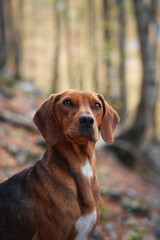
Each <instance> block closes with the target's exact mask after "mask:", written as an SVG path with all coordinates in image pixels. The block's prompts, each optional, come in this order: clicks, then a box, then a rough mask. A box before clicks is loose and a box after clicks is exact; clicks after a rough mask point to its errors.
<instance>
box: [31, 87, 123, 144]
mask: <svg viewBox="0 0 160 240" xmlns="http://www.w3.org/2000/svg"><path fill="white" fill-rule="evenodd" d="M33 121H34V122H35V124H36V125H37V127H38V129H39V131H40V132H41V134H42V136H43V137H44V138H45V140H46V142H47V143H48V144H51V145H55V144H56V143H57V142H58V141H59V139H60V138H61V137H64V138H66V139H67V140H69V141H74V142H77V143H79V144H85V143H86V141H94V142H96V141H97V140H98V137H99V132H100V131H101V134H102V138H103V140H104V141H105V142H107V143H112V142H113V141H114V133H115V129H116V126H117V124H118V123H119V117H118V114H117V113H116V112H115V110H113V108H112V107H111V106H110V105H109V104H108V103H106V101H105V100H104V98H103V96H102V95H100V94H97V93H94V92H89V91H77V90H67V91H64V92H62V93H59V94H52V95H51V96H50V97H49V98H48V99H47V100H46V101H45V102H44V103H43V104H42V105H41V106H40V107H39V109H38V110H37V112H36V113H35V115H34V118H33Z"/></svg>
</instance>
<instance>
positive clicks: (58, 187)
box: [0, 90, 119, 240]
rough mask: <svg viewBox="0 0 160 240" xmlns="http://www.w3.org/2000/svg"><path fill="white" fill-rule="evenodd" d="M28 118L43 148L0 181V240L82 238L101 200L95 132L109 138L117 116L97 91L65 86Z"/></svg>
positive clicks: (95, 220)
mask: <svg viewBox="0 0 160 240" xmlns="http://www.w3.org/2000/svg"><path fill="white" fill-rule="evenodd" d="M33 121H34V123H35V124H36V126H37V127H38V129H39V131H40V133H41V134H42V136H43V137H44V139H45V141H46V142H47V144H48V149H47V150H46V152H45V154H44V156H43V158H42V160H40V161H37V162H36V164H35V165H34V166H32V167H30V168H28V169H25V170H23V171H22V172H20V173H18V174H16V175H14V176H13V177H11V178H9V179H8V180H7V181H5V182H3V183H1V184H0V240H87V239H88V238H89V236H90V235H91V233H92V232H93V231H94V229H95V226H96V224H97V223H98V220H99V217H100V213H101V206H102V200H101V196H100V191H99V185H98V180H97V176H96V172H95V162H96V156H95V143H96V141H97V140H98V138H99V134H100V132H101V135H102V138H103V139H104V141H105V142H107V143H112V142H113V141H114V133H115V129H116V126H117V124H118V123H119V116H118V114H117V113H116V111H115V110H113V108H112V107H111V106H110V105H109V104H108V103H107V102H106V101H105V100H104V98H103V96H102V95H100V94H97V93H94V92H89V91H78V90H67V91H64V92H61V93H59V94H52V95H51V96H50V97H49V98H48V99H47V100H46V101H45V102H44V103H43V104H42V105H41V106H40V107H39V109H38V110H37V111H36V113H35V115H34V118H33Z"/></svg>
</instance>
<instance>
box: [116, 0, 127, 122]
mask: <svg viewBox="0 0 160 240" xmlns="http://www.w3.org/2000/svg"><path fill="white" fill-rule="evenodd" d="M117 3H118V7H119V28H120V30H119V54H120V64H119V79H120V92H121V105H122V107H121V109H120V118H121V123H122V124H123V122H124V121H125V119H126V115H127V103H126V79H125V37H126V36H125V9H124V0H118V1H117Z"/></svg>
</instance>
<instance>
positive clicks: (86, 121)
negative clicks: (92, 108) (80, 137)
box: [79, 115, 94, 128]
mask: <svg viewBox="0 0 160 240" xmlns="http://www.w3.org/2000/svg"><path fill="white" fill-rule="evenodd" d="M79 122H80V124H81V126H82V127H84V128H91V127H93V123H94V119H93V117H92V116H90V115H83V116H81V117H80V118H79Z"/></svg>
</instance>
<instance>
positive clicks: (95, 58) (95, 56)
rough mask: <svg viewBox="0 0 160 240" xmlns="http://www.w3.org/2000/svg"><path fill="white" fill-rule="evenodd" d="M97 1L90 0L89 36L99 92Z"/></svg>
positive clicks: (95, 88) (94, 77) (95, 85)
mask: <svg viewBox="0 0 160 240" xmlns="http://www.w3.org/2000/svg"><path fill="white" fill-rule="evenodd" d="M95 5H96V3H95V0H88V9H89V14H88V16H89V34H90V36H89V38H90V48H91V54H92V59H93V72H92V79H93V86H94V90H95V91H97V92H98V53H97V44H96V21H97V16H96V6H95Z"/></svg>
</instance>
